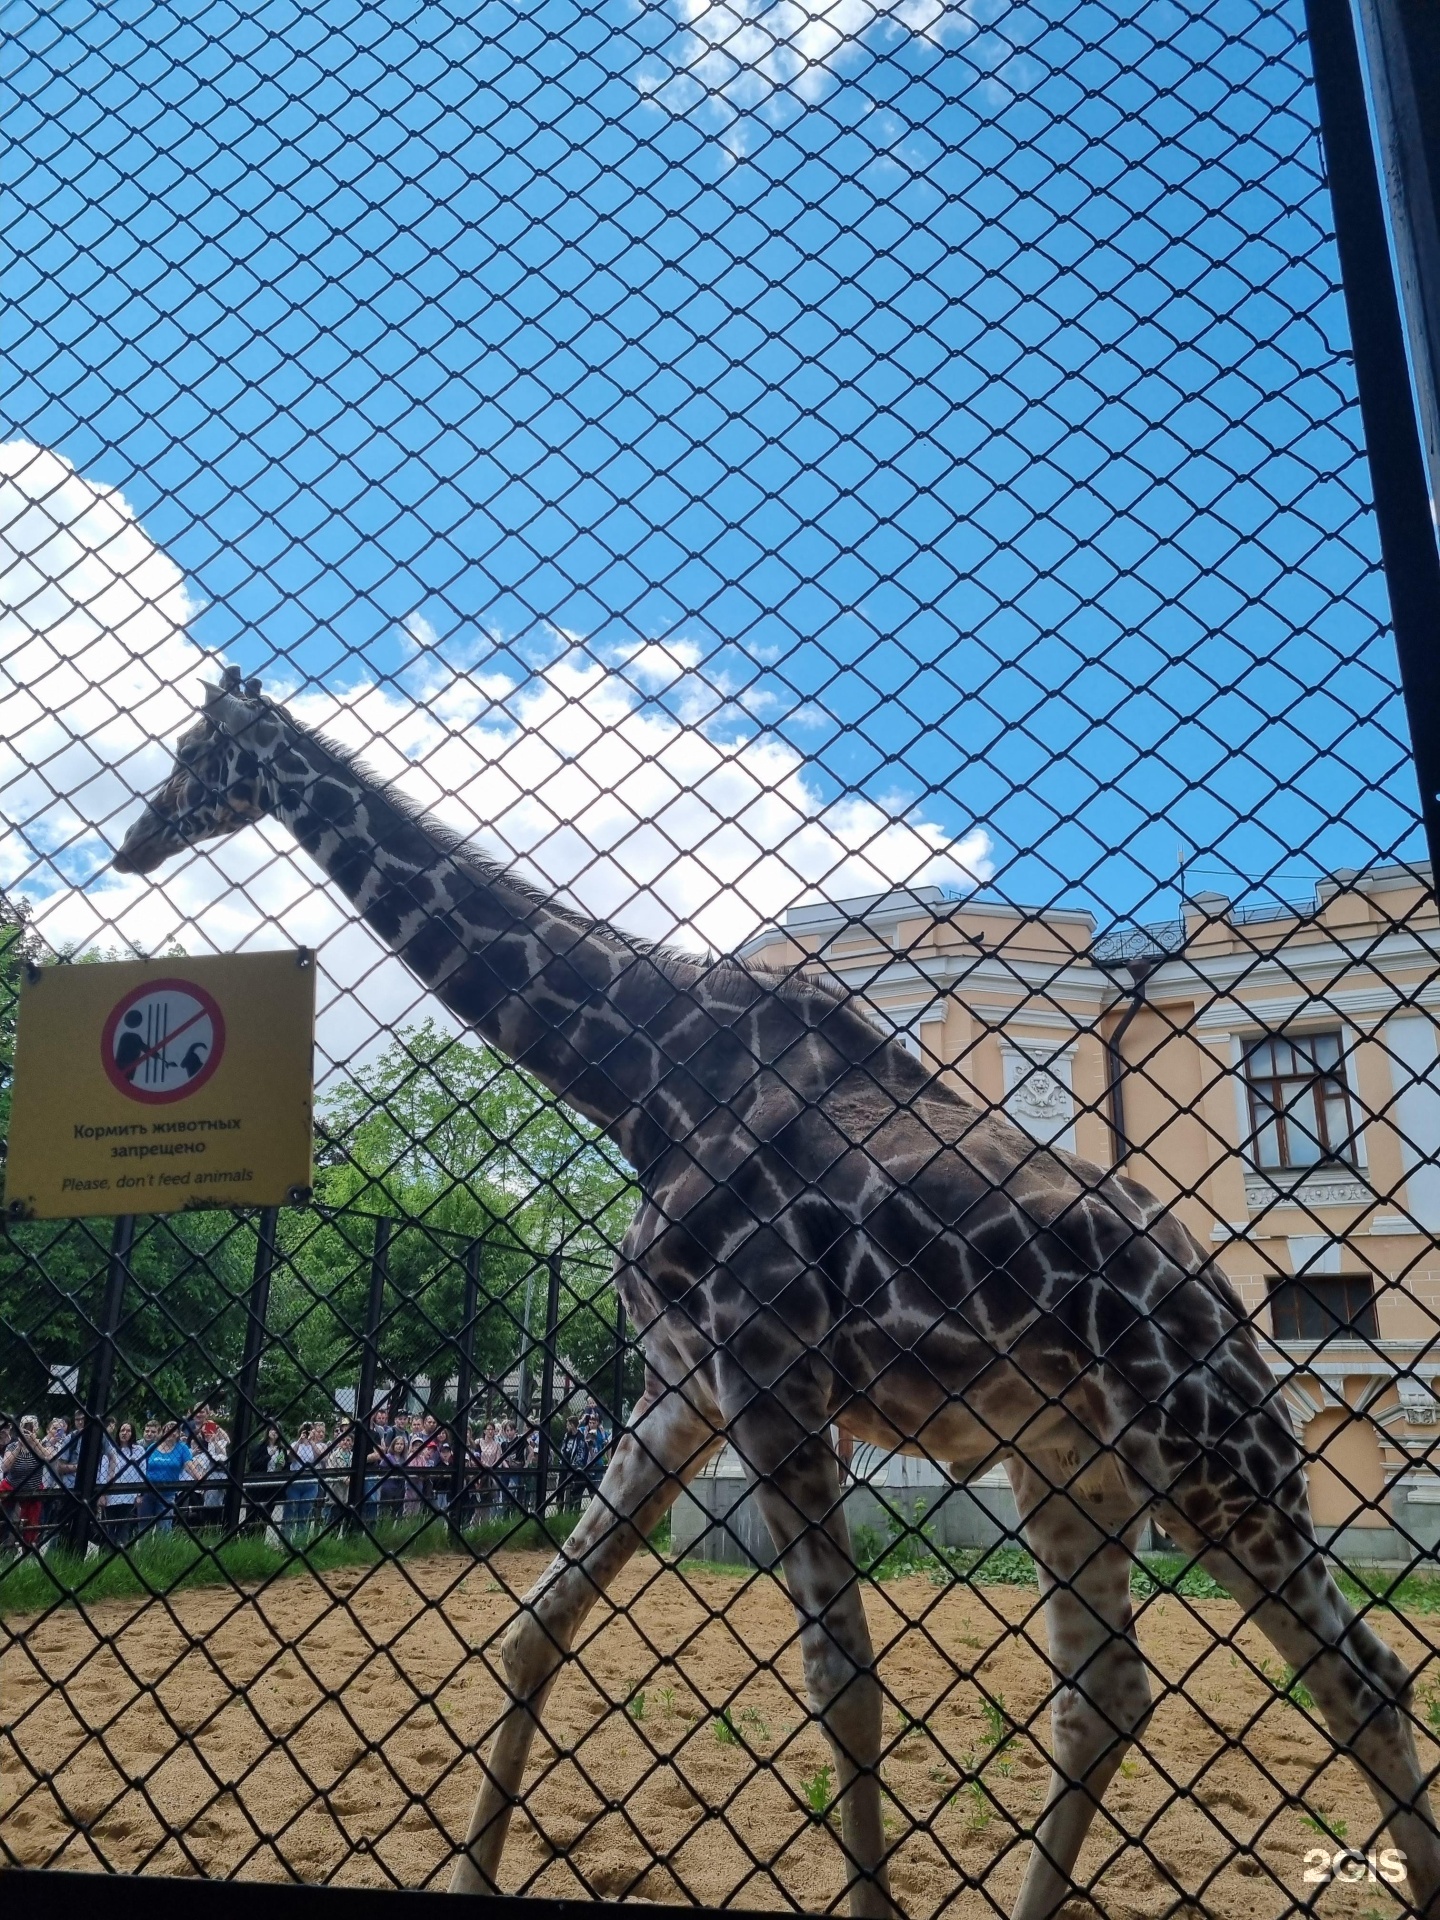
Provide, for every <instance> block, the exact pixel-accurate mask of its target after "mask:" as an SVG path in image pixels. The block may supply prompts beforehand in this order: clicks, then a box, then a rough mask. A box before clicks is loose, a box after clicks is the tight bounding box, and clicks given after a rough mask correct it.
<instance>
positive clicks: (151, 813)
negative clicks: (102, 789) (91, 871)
mask: <svg viewBox="0 0 1440 1920" xmlns="http://www.w3.org/2000/svg"><path fill="white" fill-rule="evenodd" d="M179 851H180V841H179V840H178V839H177V837H176V834H175V829H174V828H173V827H172V826H171V825H170V823H169V822H168V821H167V820H165V819H164V818H163V817H162V816H161V815H160V814H158V813H156V812H155V810H154V808H153V807H146V809H145V811H144V813H142V814H141V816H140V818H139V819H138V820H137V821H136V822H135V824H134V826H133V827H131V829H130V831H129V832H128V833H127V834H126V836H125V838H124V839H123V840H122V841H121V843H120V847H119V850H118V852H117V853H116V855H115V857H114V859H113V860H112V861H111V862H110V868H111V871H112V872H113V873H153V872H154V871H155V869H156V868H157V867H159V866H163V864H164V863H165V861H166V860H168V859H169V858H170V856H171V855H172V854H175V853H178V852H179Z"/></svg>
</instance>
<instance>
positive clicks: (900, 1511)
mask: <svg viewBox="0 0 1440 1920" xmlns="http://www.w3.org/2000/svg"><path fill="white" fill-rule="evenodd" d="M899 1516H904V1518H905V1519H906V1520H908V1521H909V1523H910V1524H911V1525H915V1524H917V1523H923V1524H924V1525H925V1526H926V1527H929V1528H933V1529H934V1538H935V1539H936V1540H937V1541H939V1542H940V1543H941V1544H942V1545H943V1546H947V1547H992V1546H995V1545H996V1544H997V1543H1002V1542H1006V1541H1007V1540H1008V1541H1010V1542H1013V1541H1014V1540H1015V1537H1016V1528H1017V1526H1018V1520H1019V1516H1018V1515H1017V1513H1016V1510H1015V1496H1014V1494H1012V1493H1011V1491H1010V1488H1009V1486H1008V1485H1003V1484H1002V1485H998V1486H997V1485H988V1484H982V1485H976V1486H973V1487H950V1488H948V1489H947V1488H945V1487H944V1486H943V1485H936V1486H932V1487H923V1486H921V1487H917V1486H914V1485H913V1484H912V1485H910V1486H901V1487H895V1488H891V1487H889V1486H886V1485H880V1486H875V1485H869V1484H865V1483H861V1484H860V1485H857V1486H852V1487H851V1488H850V1491H849V1492H848V1493H847V1494H846V1496H845V1517H846V1519H847V1520H848V1521H849V1523H850V1528H851V1535H852V1538H853V1537H854V1532H855V1529H856V1528H858V1527H872V1528H874V1529H875V1531H876V1532H877V1533H878V1534H879V1535H880V1537H881V1539H888V1538H889V1536H890V1532H891V1525H892V1521H893V1520H895V1519H896V1518H898V1517H899ZM670 1544H671V1552H672V1554H673V1555H674V1556H675V1558H676V1559H682V1560H713V1561H719V1562H721V1563H726V1564H729V1565H733V1566H752V1567H768V1566H771V1565H772V1564H773V1563H774V1559H775V1550H774V1547H773V1546H772V1545H771V1541H770V1533H769V1529H768V1528H767V1527H766V1525H765V1522H764V1519H763V1518H762V1517H761V1513H760V1509H759V1507H758V1505H757V1504H756V1502H755V1500H754V1499H753V1498H752V1496H751V1493H750V1490H749V1486H748V1484H747V1482H746V1480H745V1477H744V1474H743V1473H741V1472H739V1471H738V1470H737V1471H735V1472H733V1473H705V1474H702V1475H700V1477H699V1478H698V1479H696V1480H695V1481H693V1482H692V1483H691V1486H690V1490H689V1492H688V1493H683V1494H681V1496H680V1498H679V1499H678V1500H677V1501H676V1502H675V1505H674V1508H673V1509H672V1511H671V1516H670Z"/></svg>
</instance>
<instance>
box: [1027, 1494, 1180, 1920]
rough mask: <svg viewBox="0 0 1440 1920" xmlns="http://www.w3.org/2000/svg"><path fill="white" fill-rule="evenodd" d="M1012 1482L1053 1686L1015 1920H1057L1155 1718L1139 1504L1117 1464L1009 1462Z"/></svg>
mask: <svg viewBox="0 0 1440 1920" xmlns="http://www.w3.org/2000/svg"><path fill="white" fill-rule="evenodd" d="M1010 1479H1011V1484H1012V1486H1013V1487H1014V1490H1015V1496H1016V1501H1017V1504H1018V1506H1019V1508H1020V1515H1021V1520H1022V1524H1023V1526H1024V1530H1025V1537H1026V1539H1027V1541H1028V1542H1029V1545H1030V1548H1031V1551H1032V1553H1033V1555H1034V1557H1035V1563H1036V1571H1037V1573H1038V1575H1039V1579H1040V1588H1041V1592H1042V1594H1043V1595H1044V1598H1045V1624H1046V1631H1047V1634H1048V1637H1049V1642H1050V1660H1051V1665H1052V1667H1053V1669H1054V1671H1055V1676H1056V1686H1055V1691H1054V1693H1053V1695H1052V1697H1051V1705H1050V1720H1051V1742H1052V1756H1053V1759H1052V1769H1051V1775H1050V1792H1049V1795H1048V1797H1047V1800H1046V1804H1045V1810H1044V1812H1043V1813H1042V1815H1041V1818H1040V1824H1039V1826H1038V1827H1037V1828H1036V1830H1035V1840H1034V1845H1033V1848H1032V1850H1031V1854H1030V1860H1029V1864H1028V1866H1027V1867H1026V1871H1025V1879H1024V1882H1023V1883H1022V1885H1021V1888H1020V1896H1019V1899H1018V1900H1017V1901H1016V1903H1015V1908H1014V1912H1013V1915H1012V1920H1049V1916H1051V1915H1052V1914H1054V1913H1055V1912H1056V1910H1057V1909H1058V1908H1059V1907H1060V1906H1062V1905H1063V1903H1064V1902H1065V1900H1066V1899H1067V1898H1068V1897H1069V1896H1070V1894H1071V1892H1072V1890H1073V1881H1072V1877H1071V1876H1072V1874H1073V1872H1074V1868H1075V1862H1076V1861H1077V1860H1078V1859H1079V1857H1080V1849H1081V1847H1082V1846H1083V1845H1084V1843H1085V1836H1086V1834H1087V1833H1088V1832H1089V1830H1090V1826H1091V1823H1092V1822H1093V1820H1094V1818H1095V1815H1096V1813H1097V1812H1098V1810H1099V1807H1100V1803H1101V1800H1102V1799H1103V1798H1104V1795H1105V1790H1106V1788H1107V1787H1108V1786H1109V1785H1110V1782H1111V1780H1112V1779H1113V1778H1114V1776H1115V1774H1116V1772H1117V1771H1118V1769H1119V1766H1120V1762H1121V1761H1122V1760H1123V1759H1124V1757H1125V1754H1126V1751H1127V1749H1128V1748H1129V1747H1130V1745H1131V1743H1132V1742H1133V1741H1134V1740H1135V1739H1136V1738H1137V1737H1138V1735H1139V1734H1140V1732H1141V1730H1142V1729H1143V1727H1144V1725H1145V1722H1146V1720H1147V1719H1148V1718H1149V1714H1150V1704H1151V1702H1150V1679H1149V1674H1148V1672H1147V1671H1146V1667H1145V1662H1144V1659H1143V1658H1142V1656H1141V1653H1140V1648H1139V1645H1138V1643H1137V1641H1136V1638H1135V1625H1134V1617H1133V1613H1132V1610H1131V1603H1130V1569H1131V1562H1132V1558H1133V1548H1134V1544H1135V1539H1136V1536H1137V1534H1138V1529H1139V1521H1138V1518H1137V1514H1138V1510H1139V1502H1138V1501H1137V1500H1136V1498H1135V1496H1134V1494H1133V1493H1132V1491H1131V1489H1130V1488H1129V1486H1128V1484H1127V1482H1126V1480H1125V1477H1124V1475H1123V1473H1122V1472H1121V1471H1120V1470H1119V1467H1118V1463H1116V1462H1115V1461H1114V1460H1113V1459H1109V1458H1102V1459H1100V1460H1098V1461H1097V1462H1095V1463H1094V1464H1093V1465H1092V1466H1091V1467H1090V1468H1089V1469H1088V1470H1087V1471H1086V1472H1084V1473H1082V1474H1078V1475H1077V1474H1076V1473H1075V1471H1074V1465H1073V1463H1072V1464H1071V1466H1070V1468H1069V1471H1068V1472H1067V1470H1066V1469H1065V1468H1064V1467H1063V1466H1061V1465H1060V1464H1059V1463H1058V1462H1057V1463H1055V1464H1054V1466H1053V1468H1052V1470H1051V1471H1049V1472H1046V1471H1044V1470H1042V1468H1041V1466H1040V1464H1039V1463H1037V1462H1030V1461H1025V1462H1022V1461H1019V1460H1012V1461H1011V1463H1010Z"/></svg>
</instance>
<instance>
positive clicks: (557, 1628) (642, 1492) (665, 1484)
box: [450, 1392, 724, 1893]
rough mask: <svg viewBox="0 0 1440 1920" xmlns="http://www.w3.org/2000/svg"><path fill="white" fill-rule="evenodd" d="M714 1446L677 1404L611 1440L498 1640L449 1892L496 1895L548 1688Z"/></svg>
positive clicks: (672, 1401) (703, 1427)
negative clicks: (498, 1667) (474, 1790)
mask: <svg viewBox="0 0 1440 1920" xmlns="http://www.w3.org/2000/svg"><path fill="white" fill-rule="evenodd" d="M723 1441H724V1434H723V1433H722V1432H720V1431H718V1430H717V1429H716V1427H715V1426H714V1425H713V1424H712V1422H711V1421H710V1420H708V1419H706V1418H705V1417H704V1416H703V1415H702V1414H701V1413H699V1412H698V1411H697V1410H696V1409H695V1408H694V1407H693V1406H691V1405H689V1404H688V1402H687V1401H686V1400H685V1398H684V1396H683V1395H682V1394H680V1393H677V1392H670V1393H666V1394H665V1395H663V1397H661V1398H660V1399H659V1400H657V1401H656V1402H655V1403H653V1404H652V1405H650V1406H648V1407H647V1406H646V1405H645V1403H644V1402H643V1401H642V1403H641V1405H640V1407H639V1408H638V1409H637V1411H636V1417H635V1421H634V1424H633V1425H632V1426H631V1427H630V1428H629V1429H628V1430H627V1431H626V1432H625V1433H624V1434H622V1435H621V1438H620V1441H619V1444H618V1445H617V1446H616V1449H615V1456H614V1459H613V1460H612V1461H611V1463H610V1466H609V1468H608V1470H607V1471H606V1474H605V1478H604V1479H603V1480H602V1481H601V1483H600V1490H599V1492H598V1494H597V1495H596V1497H595V1498H594V1499H593V1500H592V1501H591V1502H590V1505H589V1506H588V1507H587V1508H586V1510H585V1514H584V1517H583V1518H582V1519H581V1521H580V1523H579V1525H578V1526H577V1527H576V1528H575V1531H574V1532H573V1533H572V1534H571V1536H570V1538H569V1540H568V1541H567V1542H566V1544H565V1546H564V1547H563V1548H562V1550H561V1552H560V1553H559V1554H558V1555H557V1556H556V1558H555V1559H554V1560H553V1561H552V1562H551V1564H550V1565H549V1567H547V1568H546V1570H545V1572H544V1573H543V1574H542V1575H541V1576H540V1579H539V1580H538V1581H537V1582H536V1583H535V1585H534V1586H533V1587H532V1588H531V1589H530V1591H529V1592H528V1593H527V1594H526V1595H525V1598H524V1599H523V1600H522V1601H521V1603H520V1611H519V1614H518V1616H517V1618H516V1620H515V1623H514V1625H513V1626H512V1627H511V1628H510V1631H509V1632H508V1633H507V1634H506V1636H505V1642H504V1646H503V1649H502V1655H501V1657H502V1659H503V1661H504V1665H505V1678H506V1691H507V1692H508V1694H509V1696H510V1704H509V1706H508V1707H507V1708H506V1710H505V1712H504V1714H503V1716H502V1718H501V1721H500V1725H499V1728H498V1729H497V1731H496V1734H495V1738H494V1741H493V1742H492V1744H491V1748H490V1754H489V1757H488V1759H487V1760H486V1762H485V1778H484V1782H483V1784H482V1786H481V1788H480V1792H479V1794H478V1795H477V1797H476V1800H475V1806H474V1810H473V1812H472V1813H471V1816H470V1825H469V1829H468V1831H467V1833H466V1836H465V1846H464V1849H463V1851H462V1852H461V1853H460V1854H459V1855H458V1856H457V1858H456V1862H455V1866H454V1869H453V1872H452V1874H451V1879H450V1892H451V1893H494V1892H498V1891H499V1872H500V1856H501V1854H502V1853H503V1851H504V1848H505V1836H506V1834H507V1832H508V1831H509V1827H510V1817H511V1815H512V1813H513V1812H514V1810H515V1806H516V1804H517V1802H518V1800H519V1798H520V1789H521V1786H522V1784H523V1782H524V1778H525V1763H526V1761H527V1760H528V1759H529V1756H530V1747H531V1743H532V1742H533V1740H534V1738H535V1734H536V1731H537V1729H538V1727H539V1725H540V1715H541V1713H542V1712H543V1711H544V1707H545V1702H546V1700H547V1698H548V1697H549V1693H550V1689H551V1687H552V1686H553V1685H554V1684H555V1680H556V1678H557V1676H558V1674H559V1672H560V1668H561V1667H562V1665H563V1664H564V1660H565V1656H566V1654H567V1653H568V1652H569V1650H570V1648H571V1646H572V1645H573V1644H574V1640H575V1635H576V1633H577V1632H578V1631H579V1628H580V1625H581V1623H582V1621H583V1620H584V1618H585V1616H586V1614H587V1613H589V1611H590V1609H591V1607H592V1606H593V1605H594V1604H595V1602H596V1600H597V1599H598V1598H599V1597H600V1595H601V1593H602V1592H603V1591H604V1590H605V1588H606V1587H607V1586H608V1585H609V1584H610V1582H611V1581H612V1580H613V1579H614V1578H615V1576H616V1574H617V1573H619V1572H620V1570H621V1568H622V1567H623V1566H624V1565H625V1564H626V1562H627V1561H628V1560H629V1559H630V1558H631V1556H632V1555H633V1554H634V1552H635V1549H636V1548H637V1547H638V1546H639V1545H640V1543H641V1541H642V1540H643V1539H644V1538H645V1535H646V1534H647V1533H648V1532H649V1531H650V1529H651V1528H652V1527H653V1526H654V1525H655V1523H656V1522H657V1521H658V1520H659V1519H660V1517H661V1515H662V1514H664V1513H665V1512H666V1510H667V1509H668V1508H669V1507H670V1506H671V1504H672V1503H673V1501H674V1500H675V1497H676V1495H677V1494H678V1493H679V1492H680V1490H681V1488H682V1487H683V1486H684V1485H685V1484H686V1483H687V1482H688V1481H690V1480H692V1479H693V1478H694V1477H695V1475H696V1474H697V1473H698V1472H699V1471H700V1468H701V1467H702V1466H703V1465H704V1464H705V1462H706V1461H707V1460H708V1459H709V1458H710V1457H711V1456H712V1455H713V1454H714V1453H716V1452H718V1450H719V1448H720V1446H721V1445H722V1443H723Z"/></svg>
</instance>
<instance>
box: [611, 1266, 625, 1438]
mask: <svg viewBox="0 0 1440 1920" xmlns="http://www.w3.org/2000/svg"><path fill="white" fill-rule="evenodd" d="M624 1418H625V1302H624V1301H623V1300H622V1299H621V1298H620V1289H619V1288H618V1287H617V1288H616V1289H615V1371H614V1374H613V1375H612V1377H611V1382H610V1458H611V1459H612V1460H613V1459H614V1458H615V1443H616V1441H618V1440H619V1438H620V1427H621V1423H622V1422H623V1421H624Z"/></svg>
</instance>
